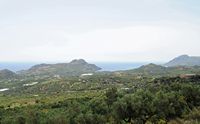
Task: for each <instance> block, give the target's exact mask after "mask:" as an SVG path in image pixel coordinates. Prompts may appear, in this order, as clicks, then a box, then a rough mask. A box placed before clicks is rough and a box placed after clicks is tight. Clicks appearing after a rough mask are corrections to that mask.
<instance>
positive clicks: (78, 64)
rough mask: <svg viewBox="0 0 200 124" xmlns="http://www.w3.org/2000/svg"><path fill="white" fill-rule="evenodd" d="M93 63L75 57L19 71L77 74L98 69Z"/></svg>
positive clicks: (30, 73)
mask: <svg viewBox="0 0 200 124" xmlns="http://www.w3.org/2000/svg"><path fill="white" fill-rule="evenodd" d="M100 69H101V68H99V67H97V66H96V65H94V64H89V63H87V62H86V61H85V60H83V59H75V60H72V61H71V62H69V63H57V64H39V65H35V66H33V67H31V68H30V69H28V70H24V71H21V72H19V73H20V74H23V75H38V76H41V75H49V76H53V75H59V76H79V75H80V74H83V73H92V72H95V71H98V70H100Z"/></svg>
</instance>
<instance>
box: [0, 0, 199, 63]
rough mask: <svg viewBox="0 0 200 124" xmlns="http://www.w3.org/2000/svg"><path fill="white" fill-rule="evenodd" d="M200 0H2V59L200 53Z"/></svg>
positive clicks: (148, 58) (142, 58)
mask: <svg viewBox="0 0 200 124" xmlns="http://www.w3.org/2000/svg"><path fill="white" fill-rule="evenodd" d="M199 6H200V1H198V0H192V1H187V0H141V1H138V0H124V1H120V0H84V1H81V0H73V1H69V0H56V1H54V0H42V1H39V0H34V1H33V0H32V1H26V0H17V1H15V0H6V1H2V0H1V1H0V50H1V52H0V62H67V61H70V60H72V59H74V58H83V59H85V60H87V61H89V62H95V61H99V62H156V61H159V62H167V61H168V60H171V59H172V58H174V57H176V56H179V55H182V54H188V55H191V56H199V55H200V51H199V46H200V42H199V40H200V35H199V32H200V25H199V24H200V8H199Z"/></svg>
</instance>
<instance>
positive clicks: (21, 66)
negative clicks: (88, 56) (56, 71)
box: [0, 62, 148, 72]
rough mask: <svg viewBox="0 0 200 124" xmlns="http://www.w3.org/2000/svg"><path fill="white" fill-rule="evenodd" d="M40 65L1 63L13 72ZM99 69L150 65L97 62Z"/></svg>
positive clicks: (2, 66)
mask: <svg viewBox="0 0 200 124" xmlns="http://www.w3.org/2000/svg"><path fill="white" fill-rule="evenodd" d="M36 64H40V63H12V62H8V63H6V62H4V63H0V70H2V69H9V70H11V71H14V72H17V71H20V70H26V69H29V68H30V67H32V66H34V65H36ZM93 64H95V65H97V66H98V67H100V68H102V69H101V71H117V70H128V69H134V68H138V67H140V66H142V65H145V64H148V63H146V62H120V63H117V62H116V63H115V62H95V63H93Z"/></svg>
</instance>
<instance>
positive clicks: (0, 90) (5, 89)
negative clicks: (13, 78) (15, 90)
mask: <svg viewBox="0 0 200 124" xmlns="http://www.w3.org/2000/svg"><path fill="white" fill-rule="evenodd" d="M7 90H9V88H4V89H0V92H3V91H7Z"/></svg>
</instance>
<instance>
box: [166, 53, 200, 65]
mask: <svg viewBox="0 0 200 124" xmlns="http://www.w3.org/2000/svg"><path fill="white" fill-rule="evenodd" d="M195 65H198V66H200V57H197V56H188V55H181V56H179V57H176V58H174V59H173V60H171V61H169V62H168V63H166V64H165V66H167V67H173V66H195Z"/></svg>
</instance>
